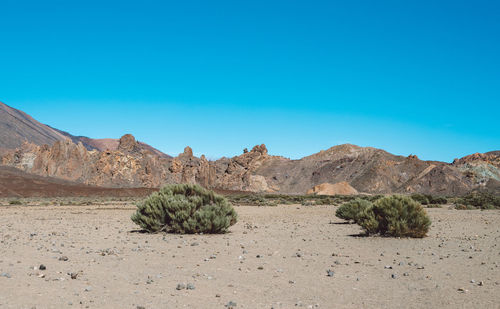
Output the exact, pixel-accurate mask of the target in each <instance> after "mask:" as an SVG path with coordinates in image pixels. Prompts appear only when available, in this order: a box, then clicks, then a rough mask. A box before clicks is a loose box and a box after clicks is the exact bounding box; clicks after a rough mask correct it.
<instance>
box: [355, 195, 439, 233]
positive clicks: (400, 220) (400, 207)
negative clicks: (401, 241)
mask: <svg viewBox="0 0 500 309" xmlns="http://www.w3.org/2000/svg"><path fill="white" fill-rule="evenodd" d="M375 222H376V223H375ZM358 224H359V225H361V227H363V228H364V229H365V230H366V231H367V233H369V234H374V233H380V234H381V235H387V236H395V237H415V238H421V237H424V236H425V235H426V234H427V232H428V230H429V227H430V225H431V220H430V219H429V217H428V216H427V213H426V212H425V210H424V209H423V208H422V206H421V205H420V204H419V203H418V202H416V201H415V200H414V199H412V198H410V197H408V196H402V195H393V196H388V197H384V198H381V199H379V200H377V201H376V202H375V203H374V204H373V207H371V208H369V209H366V210H365V211H364V213H363V215H361V218H360V219H358Z"/></svg>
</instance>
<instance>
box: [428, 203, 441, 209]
mask: <svg viewBox="0 0 500 309" xmlns="http://www.w3.org/2000/svg"><path fill="white" fill-rule="evenodd" d="M426 208H441V205H439V204H429V205H427V206H426Z"/></svg>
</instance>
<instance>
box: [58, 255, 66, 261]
mask: <svg viewBox="0 0 500 309" xmlns="http://www.w3.org/2000/svg"><path fill="white" fill-rule="evenodd" d="M67 260H68V257H67V256H65V255H63V256H61V257H59V261H64V262H66V261H67Z"/></svg>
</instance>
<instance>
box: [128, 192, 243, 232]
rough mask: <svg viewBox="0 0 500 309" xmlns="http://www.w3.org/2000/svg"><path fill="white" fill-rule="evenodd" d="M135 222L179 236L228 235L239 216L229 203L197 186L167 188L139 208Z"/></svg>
mask: <svg viewBox="0 0 500 309" xmlns="http://www.w3.org/2000/svg"><path fill="white" fill-rule="evenodd" d="M131 219H132V221H134V222H135V223H136V224H137V225H139V226H140V227H141V228H143V229H144V230H146V231H148V232H151V233H155V232H161V231H165V232H169V233H179V234H194V233H210V234H214V233H225V232H227V230H228V228H229V227H230V226H231V225H233V224H235V223H236V221H237V215H236V212H235V210H234V208H233V206H232V205H231V204H230V203H229V202H228V200H227V199H226V198H225V197H223V196H221V195H218V194H215V193H214V192H213V191H211V190H207V189H205V188H203V187H201V186H199V185H194V184H174V185H166V186H164V187H163V188H161V189H160V191H159V192H155V193H153V194H151V195H150V196H149V197H147V198H146V199H145V200H144V201H142V202H140V203H139V204H138V205H137V212H136V213H135V214H133V215H132V218H131Z"/></svg>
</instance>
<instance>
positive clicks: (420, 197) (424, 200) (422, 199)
mask: <svg viewBox="0 0 500 309" xmlns="http://www.w3.org/2000/svg"><path fill="white" fill-rule="evenodd" d="M410 197H411V198H412V199H413V200H414V201H416V202H418V203H420V204H422V205H427V204H429V203H430V201H429V195H424V194H420V193H414V194H412V195H411V196H410ZM431 198H432V197H431Z"/></svg>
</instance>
